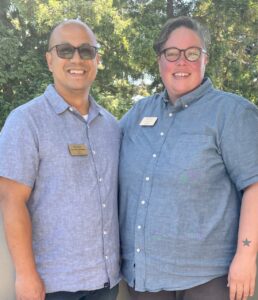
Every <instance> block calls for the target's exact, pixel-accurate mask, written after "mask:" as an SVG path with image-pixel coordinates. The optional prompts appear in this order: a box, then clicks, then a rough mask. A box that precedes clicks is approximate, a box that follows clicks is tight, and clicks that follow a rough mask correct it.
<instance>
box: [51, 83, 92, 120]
mask: <svg viewBox="0 0 258 300" xmlns="http://www.w3.org/2000/svg"><path fill="white" fill-rule="evenodd" d="M56 90H57V92H58V94H59V95H60V96H62V97H63V99H64V100H65V101H66V102H67V103H68V104H69V105H71V106H73V107H74V108H76V109H77V110H78V112H79V113H80V114H81V115H87V114H88V112H89V106H90V103H89V90H85V91H83V92H82V91H76V90H74V91H69V92H66V91H59V90H58V89H57V88H56Z"/></svg>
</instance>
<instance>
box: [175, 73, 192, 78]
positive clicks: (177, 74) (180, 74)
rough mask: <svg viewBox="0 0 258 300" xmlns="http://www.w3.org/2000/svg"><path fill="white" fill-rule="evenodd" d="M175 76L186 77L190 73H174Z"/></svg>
mask: <svg viewBox="0 0 258 300" xmlns="http://www.w3.org/2000/svg"><path fill="white" fill-rule="evenodd" d="M174 76H178V77H186V76H189V73H174Z"/></svg>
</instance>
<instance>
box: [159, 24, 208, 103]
mask: <svg viewBox="0 0 258 300" xmlns="http://www.w3.org/2000/svg"><path fill="white" fill-rule="evenodd" d="M170 47H176V48H178V49H187V48H189V47H199V48H203V46H202V43H201V40H200V38H199V36H198V35H197V34H196V33H195V32H194V31H193V30H191V29H188V28H186V27H179V28H177V29H176V30H174V31H173V32H172V33H171V34H170V36H169V38H168V40H167V41H166V43H165V45H164V46H163V49H166V48H170ZM158 64H159V71H160V76H161V78H162V81H163V83H164V85H165V87H166V89H167V91H168V95H169V98H170V100H171V101H173V102H175V101H176V100H177V99H178V98H179V97H181V96H183V95H185V94H187V93H189V92H190V91H192V90H194V89H195V88H197V87H198V86H199V85H200V84H201V82H202V80H203V77H204V72H205V66H206V64H207V55H206V54H204V53H202V54H201V56H200V58H199V59H198V60H197V61H195V62H190V61H188V60H186V58H185V57H184V54H183V53H182V52H181V56H180V58H179V59H178V60H177V61H174V62H169V61H167V60H166V58H165V56H164V54H162V55H161V56H160V57H159V58H158Z"/></svg>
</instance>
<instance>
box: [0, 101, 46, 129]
mask: <svg viewBox="0 0 258 300" xmlns="http://www.w3.org/2000/svg"><path fill="white" fill-rule="evenodd" d="M43 106H44V96H43V95H41V96H39V97H36V98H34V99H32V100H30V101H28V102H26V103H24V104H22V105H20V106H18V107H16V108H15V109H13V110H12V111H11V112H10V114H9V116H8V117H7V119H6V122H5V125H6V124H9V123H10V124H13V125H16V126H22V124H28V123H31V122H32V121H33V118H34V117H36V116H37V115H40V114H41V113H42V111H43Z"/></svg>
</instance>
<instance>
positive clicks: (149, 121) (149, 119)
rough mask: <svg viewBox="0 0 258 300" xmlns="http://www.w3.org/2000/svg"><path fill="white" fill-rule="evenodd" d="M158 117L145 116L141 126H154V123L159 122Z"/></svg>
mask: <svg viewBox="0 0 258 300" xmlns="http://www.w3.org/2000/svg"><path fill="white" fill-rule="evenodd" d="M157 120H158V118H157V117H144V118H143V119H142V120H141V122H140V124H139V125H140V126H154V124H155V123H156V122H157Z"/></svg>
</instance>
